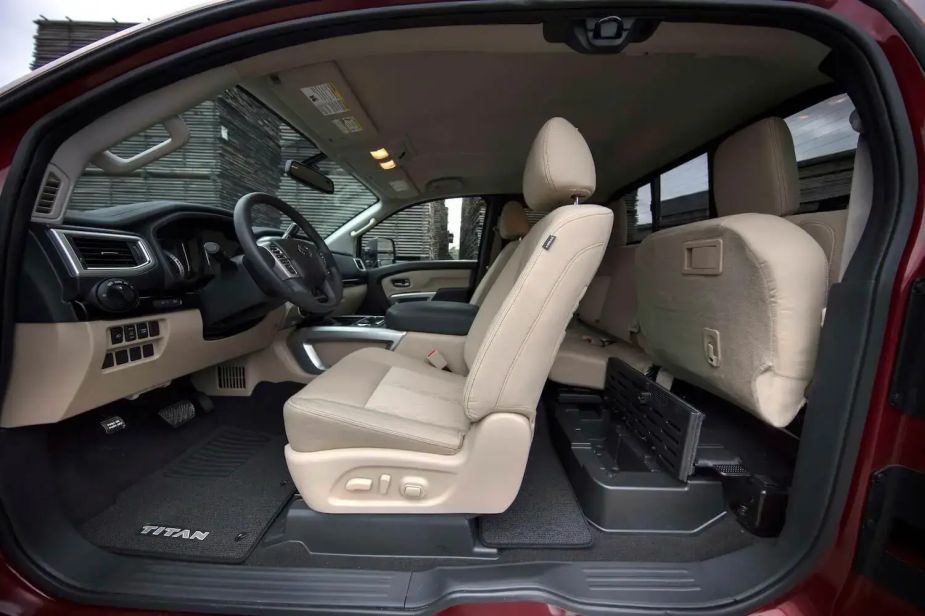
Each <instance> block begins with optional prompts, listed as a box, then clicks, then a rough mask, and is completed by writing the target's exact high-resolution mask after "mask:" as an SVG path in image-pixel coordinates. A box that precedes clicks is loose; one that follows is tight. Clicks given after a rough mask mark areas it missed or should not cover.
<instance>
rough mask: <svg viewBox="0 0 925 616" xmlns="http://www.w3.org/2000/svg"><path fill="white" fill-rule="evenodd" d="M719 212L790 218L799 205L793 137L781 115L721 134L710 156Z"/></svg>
mask: <svg viewBox="0 0 925 616" xmlns="http://www.w3.org/2000/svg"><path fill="white" fill-rule="evenodd" d="M713 197H714V199H715V201H716V213H717V215H719V216H731V215H732V214H772V215H774V216H789V215H790V214H793V213H794V212H796V210H797V208H798V207H799V205H800V177H799V174H798V172H797V158H796V152H795V151H794V149H793V137H792V136H791V134H790V129H789V128H787V123H786V122H784V121H783V120H782V119H780V118H765V119H763V120H759V121H758V122H755V123H754V124H752V125H750V126H747V127H745V128H743V129H742V130H740V131H739V132H737V133H735V134H733V135H732V136H730V137H728V138H726V140H725V141H723V142H722V143H721V144H720V145H719V147H718V148H717V149H716V156H715V158H714V159H713Z"/></svg>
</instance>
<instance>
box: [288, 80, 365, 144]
mask: <svg viewBox="0 0 925 616" xmlns="http://www.w3.org/2000/svg"><path fill="white" fill-rule="evenodd" d="M276 90H277V94H278V95H280V97H281V98H283V99H284V100H285V101H286V102H287V103H289V104H290V105H291V106H292V107H293V109H297V110H299V113H300V115H301V116H302V117H303V118H304V119H305V121H306V123H307V124H308V125H309V126H311V128H312V129H313V131H314V132H315V133H316V134H317V135H318V136H319V137H321V138H322V139H323V140H324V141H325V142H327V143H330V144H333V145H335V146H349V145H354V144H360V143H366V142H369V141H370V140H375V139H376V138H377V137H378V131H377V130H376V127H375V126H374V125H373V122H372V120H370V118H369V116H368V115H367V114H366V111H365V110H364V109H363V107H362V106H361V105H360V101H359V99H357V97H356V96H355V95H354V94H353V91H352V90H351V89H350V86H349V84H348V83H347V80H346V79H344V76H343V75H342V74H341V72H340V70H339V69H338V68H337V65H336V64H335V63H334V62H325V63H323V64H313V65H311V66H307V67H305V68H301V69H296V70H292V71H288V72H287V73H286V75H285V80H283V81H281V82H279V83H277V84H276Z"/></svg>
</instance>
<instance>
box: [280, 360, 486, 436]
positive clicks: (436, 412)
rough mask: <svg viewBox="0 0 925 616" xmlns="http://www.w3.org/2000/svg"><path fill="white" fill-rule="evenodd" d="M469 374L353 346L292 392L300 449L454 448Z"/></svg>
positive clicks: (289, 405) (289, 420) (461, 431)
mask: <svg viewBox="0 0 925 616" xmlns="http://www.w3.org/2000/svg"><path fill="white" fill-rule="evenodd" d="M464 385H465V377H463V376H460V375H458V374H452V373H450V372H444V371H442V370H438V369H437V368H434V367H433V366H431V365H430V364H428V363H426V362H424V361H423V360H418V359H416V358H413V357H407V356H405V355H399V354H398V353H393V352H390V351H386V350H384V349H378V348H367V349H362V350H359V351H355V352H354V353H351V354H350V355H348V356H347V357H345V358H344V359H342V360H341V361H339V362H338V363H337V364H335V365H334V366H333V367H332V368H331V369H330V370H328V371H327V372H325V373H324V374H322V375H320V376H319V377H318V378H316V379H315V380H314V381H312V382H311V383H309V384H308V385H306V386H305V387H304V388H303V389H302V390H301V391H300V392H299V393H297V394H295V395H294V396H292V397H291V398H290V399H289V400H288V401H287V402H286V406H285V410H284V417H285V421H286V434H288V435H289V445H290V446H291V447H292V448H293V449H294V450H296V451H303V452H307V451H324V450H328V449H341V448H359V447H377V448H385V449H403V450H409V451H421V452H426V453H439V454H453V453H456V452H457V451H459V449H460V448H461V447H462V443H463V438H464V437H465V435H466V433H467V432H468V430H469V421H468V420H467V419H466V413H465V411H464V410H463V406H462V397H463V393H462V392H463V386H464Z"/></svg>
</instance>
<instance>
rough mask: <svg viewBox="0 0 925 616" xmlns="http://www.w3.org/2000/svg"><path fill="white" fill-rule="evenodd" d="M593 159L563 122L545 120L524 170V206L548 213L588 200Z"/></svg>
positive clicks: (592, 182) (574, 131) (592, 181)
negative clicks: (577, 201)
mask: <svg viewBox="0 0 925 616" xmlns="http://www.w3.org/2000/svg"><path fill="white" fill-rule="evenodd" d="M595 186H596V177H595V173H594V159H593V158H592V157H591V150H590V149H589V148H588V144H587V143H586V142H585V140H584V137H582V136H581V133H580V132H578V129H577V128H575V127H574V126H572V124H571V122H569V121H568V120H566V119H564V118H552V119H550V120H548V121H547V122H546V123H545V124H544V125H543V128H541V129H540V132H539V133H537V135H536V138H535V139H534V140H533V145H532V146H531V147H530V153H529V154H528V155H527V164H526V166H525V167H524V182H523V191H524V199H525V200H526V202H527V206H528V207H529V208H530V209H531V210H534V211H537V212H548V211H550V210H553V209H555V208H557V207H559V206H561V205H567V204H570V203H574V202H575V200H576V199H577V200H582V199H586V198H588V197H590V196H591V193H593V192H594V188H595Z"/></svg>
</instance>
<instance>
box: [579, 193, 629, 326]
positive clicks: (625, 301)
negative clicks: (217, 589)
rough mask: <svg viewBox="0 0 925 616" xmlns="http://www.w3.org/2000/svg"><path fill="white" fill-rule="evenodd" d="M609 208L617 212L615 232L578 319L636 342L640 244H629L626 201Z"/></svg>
mask: <svg viewBox="0 0 925 616" xmlns="http://www.w3.org/2000/svg"><path fill="white" fill-rule="evenodd" d="M608 207H609V208H610V209H611V210H612V211H613V231H612V232H611V234H610V241H609V242H608V243H607V249H606V250H605V251H604V258H603V259H601V265H600V267H599V268H598V270H597V273H596V274H595V275H594V278H592V279H591V284H590V285H588V292H587V293H585V296H584V298H582V300H581V303H580V304H579V305H578V318H579V319H581V321H582V322H584V323H587V324H588V325H592V326H594V327H597V328H598V329H601V330H603V331H605V332H607V333H608V334H610V335H612V336H614V337H615V338H618V339H620V340H623V341H624V342H632V341H633V340H632V338H633V336H632V331H633V329H634V328H635V326H636V269H635V264H636V245H635V244H633V245H627V243H626V231H627V227H626V220H627V215H626V214H627V213H626V204H625V202H624V201H623V199H617V200H615V201H613V202H611V203H610V204H608Z"/></svg>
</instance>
